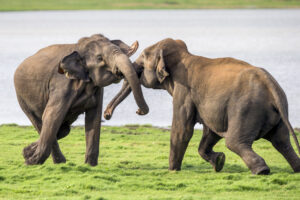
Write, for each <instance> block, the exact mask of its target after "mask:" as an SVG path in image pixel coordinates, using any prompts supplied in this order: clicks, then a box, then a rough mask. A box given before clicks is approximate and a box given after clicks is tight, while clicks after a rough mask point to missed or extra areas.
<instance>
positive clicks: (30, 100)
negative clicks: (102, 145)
mask: <svg viewBox="0 0 300 200" xmlns="http://www.w3.org/2000/svg"><path fill="white" fill-rule="evenodd" d="M137 47H138V43H137V42H135V43H134V44H133V45H132V47H129V46H128V45H126V44H125V43H123V42H122V41H120V40H109V39H108V38H106V37H104V36H103V35H101V34H97V35H93V36H91V37H85V38H82V39H80V40H79V41H78V43H76V44H60V45H52V46H49V47H46V48H44V49H41V50H40V51H38V52H37V53H36V54H34V55H33V56H31V57H29V58H27V59H26V60H25V61H23V63H21V65H20V66H19V67H18V68H17V70H16V72H15V75H14V82H15V89H16V93H17V98H18V101H19V104H20V106H21V108H22V110H23V111H24V112H25V114H26V115H27V117H28V118H29V119H30V121H31V122H32V124H33V126H34V127H35V129H36V130H37V132H38V133H39V134H40V138H39V140H38V141H37V142H34V143H32V144H31V145H29V146H27V147H26V148H24V150H23V156H24V158H25V161H26V164H30V165H31V164H42V163H44V162H45V160H46V159H47V158H48V157H49V155H50V153H51V152H52V158H53V162H54V163H62V162H66V159H65V157H64V155H63V154H62V152H61V150H60V148H59V145H58V142H57V140H59V139H61V138H63V137H65V136H66V135H68V134H69V132H70V125H71V124H72V123H73V122H74V121H75V120H76V119H77V117H78V116H79V115H80V114H82V113H85V134H86V155H85V162H86V163H88V164H90V165H92V166H94V165H97V163H98V154H99V139H100V128H101V114H102V100H103V87H105V86H107V85H109V84H112V83H117V82H119V81H120V80H121V79H122V78H123V77H125V78H126V80H128V81H129V84H130V86H131V87H132V90H133V93H134V96H135V100H136V102H137V105H138V106H139V108H140V111H139V114H146V113H148V106H147V104H146V102H145V100H144V97H143V94H142V90H141V86H140V83H139V79H138V76H137V74H136V72H135V70H134V67H133V65H132V63H131V62H130V60H129V58H128V56H130V55H132V54H133V53H134V52H135V51H136V49H137ZM63 74H65V75H63Z"/></svg>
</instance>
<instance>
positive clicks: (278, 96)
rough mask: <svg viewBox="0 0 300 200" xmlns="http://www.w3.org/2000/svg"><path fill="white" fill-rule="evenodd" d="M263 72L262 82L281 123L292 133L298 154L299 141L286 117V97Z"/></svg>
mask: <svg viewBox="0 0 300 200" xmlns="http://www.w3.org/2000/svg"><path fill="white" fill-rule="evenodd" d="M261 70H262V71H263V76H264V77H265V78H264V80H266V84H267V86H268V89H269V90H270V91H271V94H272V96H273V98H274V100H275V105H274V106H275V107H276V109H277V110H278V112H279V114H280V116H281V119H282V121H283V123H284V124H285V125H286V126H287V128H288V130H289V132H290V133H292V136H293V138H294V140H295V144H296V146H297V149H298V152H299V154H300V145H299V141H298V139H297V136H296V134H295V131H294V129H293V127H292V125H291V123H290V122H289V117H288V102H287V97H286V95H285V93H284V91H283V89H282V88H281V87H280V85H279V84H278V82H277V81H276V80H275V79H274V78H273V77H272V76H271V74H269V72H267V71H266V70H264V69H262V68H261Z"/></svg>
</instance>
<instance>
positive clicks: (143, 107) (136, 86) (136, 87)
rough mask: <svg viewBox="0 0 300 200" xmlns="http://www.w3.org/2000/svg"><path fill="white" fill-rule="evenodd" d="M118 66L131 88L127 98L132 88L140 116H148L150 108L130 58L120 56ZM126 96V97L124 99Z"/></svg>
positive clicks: (123, 55)
mask: <svg viewBox="0 0 300 200" xmlns="http://www.w3.org/2000/svg"><path fill="white" fill-rule="evenodd" d="M116 66H117V68H118V69H119V70H120V71H121V72H122V74H123V75H124V77H125V78H126V79H127V81H128V83H129V86H130V87H129V86H128V88H129V91H128V89H127V93H128V94H127V93H124V94H127V95H126V96H128V95H129V93H130V88H131V90H132V92H133V96H134V99H135V101H136V103H137V105H138V107H139V110H138V114H140V115H145V114H147V113H148V112H149V107H148V105H147V103H146V101H145V99H144V96H143V93H142V88H141V84H140V80H139V79H138V76H137V73H136V71H135V68H134V67H133V65H132V64H131V62H130V60H129V58H128V57H127V56H126V55H125V54H121V55H118V59H117V63H116ZM126 88H127V87H126ZM126 96H124V98H125V97H126ZM124 98H123V99H124ZM123 99H122V100H123Z"/></svg>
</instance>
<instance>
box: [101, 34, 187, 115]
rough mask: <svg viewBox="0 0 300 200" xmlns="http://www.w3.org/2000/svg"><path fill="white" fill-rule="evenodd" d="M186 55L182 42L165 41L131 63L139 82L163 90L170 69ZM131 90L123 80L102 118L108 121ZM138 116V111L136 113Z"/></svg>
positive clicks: (184, 45)
mask: <svg viewBox="0 0 300 200" xmlns="http://www.w3.org/2000/svg"><path fill="white" fill-rule="evenodd" d="M186 53H188V51H187V46H186V44H185V43H184V42H183V41H182V40H173V39H169V38H168V39H165V40H162V41H160V42H158V43H156V44H154V45H152V46H150V47H147V48H146V49H144V51H143V52H142V53H141V55H140V56H139V57H138V58H137V59H136V61H135V62H134V63H133V65H134V67H135V70H136V72H137V74H138V76H139V78H140V82H141V84H142V85H144V86H145V87H147V88H159V89H160V88H163V87H162V85H163V83H164V81H165V80H166V78H167V77H171V75H170V73H171V71H172V70H171V69H170V68H171V67H175V66H176V65H177V64H178V63H180V62H181V57H182V54H186ZM130 91H131V88H130V85H129V84H128V82H127V81H126V80H124V84H123V87H122V89H121V91H120V92H119V93H118V94H117V95H116V96H115V97H114V99H112V101H111V102H110V103H109V104H108V105H107V108H106V110H105V112H104V117H105V118H106V119H110V118H111V116H112V114H113V111H114V109H115V108H116V107H117V106H118V104H120V103H121V102H122V101H123V100H124V99H125V98H126V97H127V96H128V95H129V94H130ZM137 113H138V114H140V110H138V111H137Z"/></svg>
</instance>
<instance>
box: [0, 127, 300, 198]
mask: <svg viewBox="0 0 300 200" xmlns="http://www.w3.org/2000/svg"><path fill="white" fill-rule="evenodd" d="M298 137H299V133H298ZM37 138H38V135H37V133H36V131H35V130H34V129H33V128H32V127H20V126H17V125H13V124H12V125H2V126H0V147H1V151H0V199H5V200H7V199H14V200H16V199H47V200H48V199H98V200H100V199H102V200H103V199H130V200H132V199H141V200H142V199H185V200H188V199H299V197H300V174H294V173H293V172H292V169H291V168H290V166H289V165H288V163H287V162H286V161H285V160H284V158H283V157H282V156H281V155H280V154H279V153H278V152H276V150H275V149H274V148H273V147H272V145H271V144H270V143H269V142H267V141H265V140H258V141H257V142H256V143H255V145H254V148H255V150H256V151H257V152H258V153H259V154H260V155H262V156H263V157H264V158H265V160H266V162H267V163H268V164H269V166H270V168H271V172H272V174H271V175H269V176H254V175H251V173H250V171H249V170H248V169H247V168H246V166H245V164H244V163H243V162H242V160H241V159H240V158H239V157H238V156H237V155H235V154H233V153H232V152H230V151H229V150H228V149H227V148H226V147H225V145H224V140H221V141H220V142H219V143H218V144H217V146H216V147H215V150H216V151H223V152H224V153H225V154H226V163H225V166H224V169H223V171H222V172H220V173H215V172H213V170H212V167H211V166H210V164H209V163H207V162H205V161H204V160H203V159H202V158H200V156H199V155H198V153H197V148H198V144H199V141H200V138H201V131H199V130H197V131H196V132H195V134H194V136H193V138H192V140H191V142H190V144H189V147H188V150H187V152H186V155H185V158H184V161H183V166H182V171H180V172H169V171H168V152H169V130H165V129H159V128H155V127H151V126H150V125H148V126H138V125H130V126H124V127H102V134H101V147H100V158H99V165H98V166H96V167H90V166H88V165H85V164H83V162H84V154H85V140H84V129H83V128H80V127H74V128H73V129H72V131H71V133H70V135H69V136H68V137H66V138H65V139H62V140H61V141H60V146H61V149H62V151H63V152H64V154H65V156H66V158H67V159H68V161H67V163H66V164H59V165H54V164H53V163H52V160H51V158H49V159H48V160H47V161H46V163H45V164H44V165H38V166H26V165H24V159H23V157H22V154H21V152H22V149H23V147H24V146H26V145H28V144H30V143H31V142H34V141H36V140H37Z"/></svg>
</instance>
